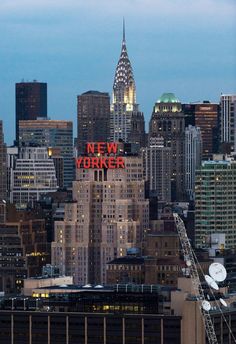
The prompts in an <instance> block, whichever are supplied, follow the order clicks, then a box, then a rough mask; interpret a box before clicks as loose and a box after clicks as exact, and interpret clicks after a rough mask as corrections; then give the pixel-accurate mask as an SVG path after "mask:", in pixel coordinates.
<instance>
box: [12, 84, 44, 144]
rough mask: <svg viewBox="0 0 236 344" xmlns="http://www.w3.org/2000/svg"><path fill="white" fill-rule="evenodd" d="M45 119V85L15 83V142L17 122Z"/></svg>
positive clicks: (17, 133) (17, 129) (17, 132)
mask: <svg viewBox="0 0 236 344" xmlns="http://www.w3.org/2000/svg"><path fill="white" fill-rule="evenodd" d="M37 117H43V118H46V117H47V84H46V83H44V82H37V81H33V82H20V83H16V141H17V142H18V136H19V121H20V120H29V119H31V120H34V119H37Z"/></svg>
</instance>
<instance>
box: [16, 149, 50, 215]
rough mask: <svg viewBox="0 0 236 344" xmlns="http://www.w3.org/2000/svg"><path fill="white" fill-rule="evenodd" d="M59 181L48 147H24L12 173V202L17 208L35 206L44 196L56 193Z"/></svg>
mask: <svg viewBox="0 0 236 344" xmlns="http://www.w3.org/2000/svg"><path fill="white" fill-rule="evenodd" d="M56 190H57V179H56V172H55V167H54V163H53V160H52V159H50V158H49V157H48V152H47V148H46V147H24V148H21V150H20V152H19V157H18V158H17V159H16V161H15V166H14V169H13V170H12V171H11V190H10V202H11V203H15V204H16V207H17V208H19V209H21V208H26V207H27V205H28V204H30V205H33V203H34V201H36V200H39V198H40V196H41V195H42V194H46V193H48V192H55V191H56Z"/></svg>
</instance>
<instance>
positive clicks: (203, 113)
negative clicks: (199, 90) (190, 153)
mask: <svg viewBox="0 0 236 344" xmlns="http://www.w3.org/2000/svg"><path fill="white" fill-rule="evenodd" d="M195 126H196V127H199V128H200V130H201V136H202V158H203V159H204V160H208V159H212V156H213V154H215V153H217V152H218V143H219V138H218V135H219V134H218V133H219V104H212V103H210V102H209V101H205V102H203V103H199V104H195Z"/></svg>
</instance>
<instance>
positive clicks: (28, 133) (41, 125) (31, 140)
mask: <svg viewBox="0 0 236 344" xmlns="http://www.w3.org/2000/svg"><path fill="white" fill-rule="evenodd" d="M35 145H36V146H40V147H47V148H48V152H49V155H50V156H51V157H52V159H54V162H55V166H56V167H57V176H58V181H59V180H60V184H58V185H60V186H61V184H62V181H61V174H62V173H63V186H64V187H71V186H72V181H73V180H74V159H73V123H72V122H71V121H62V120H47V119H42V120H39V119H38V120H34V121H30V120H28V121H20V122H19V146H21V147H24V146H28V147H30V146H35ZM60 157H62V158H63V167H62V169H61V170H58V168H59V169H60V166H61V164H62V162H61V159H60Z"/></svg>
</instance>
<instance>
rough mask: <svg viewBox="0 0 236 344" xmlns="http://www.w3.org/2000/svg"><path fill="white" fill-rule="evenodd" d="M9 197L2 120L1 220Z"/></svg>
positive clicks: (0, 127)
mask: <svg viewBox="0 0 236 344" xmlns="http://www.w3.org/2000/svg"><path fill="white" fill-rule="evenodd" d="M6 198H7V157H6V145H5V143H4V135H3V123H2V121H0V222H3V221H4V219H5V200H6Z"/></svg>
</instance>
